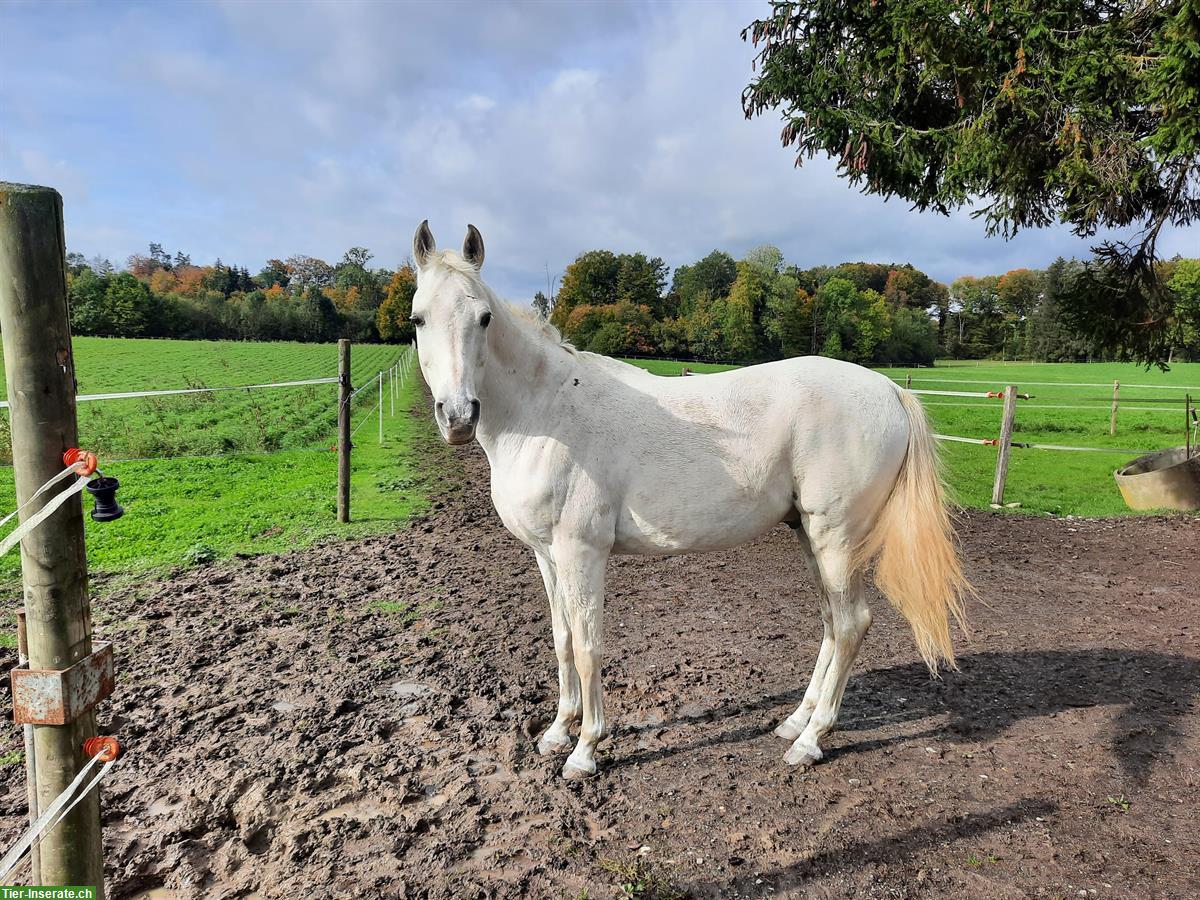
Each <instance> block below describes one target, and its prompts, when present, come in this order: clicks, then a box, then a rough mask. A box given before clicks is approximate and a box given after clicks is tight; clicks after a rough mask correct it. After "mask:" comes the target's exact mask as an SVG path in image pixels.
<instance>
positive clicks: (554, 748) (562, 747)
mask: <svg viewBox="0 0 1200 900" xmlns="http://www.w3.org/2000/svg"><path fill="white" fill-rule="evenodd" d="M537 751H538V753H539V754H541V755H542V756H554V755H555V754H558V753H570V752H571V739H570V738H567V739H566V740H565V741H558V740H555V739H554V738H549V737H543V738H542V739H541V740H540V741H538V742H537Z"/></svg>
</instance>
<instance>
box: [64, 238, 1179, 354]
mask: <svg viewBox="0 0 1200 900" xmlns="http://www.w3.org/2000/svg"><path fill="white" fill-rule="evenodd" d="M371 259H372V256H371V253H370V252H369V251H368V250H366V249H364V248H362V247H353V248H351V249H350V250H348V251H346V253H345V255H344V256H343V257H342V259H341V261H340V262H338V263H336V264H330V263H327V262H325V261H324V260H320V259H316V258H314V257H309V256H292V257H289V258H288V259H286V260H279V259H272V260H269V261H268V262H267V264H266V266H264V267H263V268H262V269H261V270H260V271H259V272H258V273H257V274H253V275H252V274H250V272H249V271H248V270H247V269H246V268H244V267H240V266H230V265H225V264H224V263H222V262H221V261H220V260H218V261H217V262H216V263H214V264H213V265H209V266H199V265H195V264H193V263H192V261H191V259H190V258H189V257H188V256H187V255H186V254H184V253H175V254H170V253H168V252H166V251H165V250H164V249H163V248H162V246H161V245H159V244H151V245H150V248H149V252H148V253H147V254H145V255H142V254H135V255H134V256H131V257H129V259H128V261H127V264H126V266H125V268H124V269H123V270H117V269H116V268H115V267H114V266H113V265H112V263H110V262H109V261H107V260H105V259H99V258H96V259H92V260H90V261H89V260H86V259H84V258H83V257H82V256H81V255H80V254H77V253H72V254H69V255H68V257H67V262H68V282H69V284H68V294H69V297H70V302H71V324H72V328H73V329H74V331H75V333H76V334H87V335H101V336H108V337H163V338H182V339H201V338H208V339H233V340H256V341H273V340H293V341H332V340H335V339H337V338H339V337H347V338H350V339H351V340H354V341H356V342H374V341H388V342H407V341H410V340H412V338H413V334H414V330H413V328H412V325H411V323H410V322H409V316H410V314H411V311H412V298H413V294H414V293H415V291H416V273H415V272H414V270H413V268H412V266H411V265H409V264H404V265H401V266H400V267H399V268H397V269H394V270H392V269H387V268H373V267H372V266H371ZM1083 265H1084V264H1082V263H1080V262H1077V261H1075V260H1064V259H1058V260H1056V261H1055V262H1054V263H1053V264H1052V265H1050V266H1049V267H1048V268H1046V269H1044V270H1037V269H1014V270H1013V271H1010V272H1007V273H1005V274H1003V275H988V276H983V277H974V276H963V277H962V278H959V279H957V280H956V281H954V282H953V283H951V284H950V285H949V286H946V285H944V284H941V283H940V282H938V281H935V280H934V279H932V278H930V277H929V276H928V275H926V274H925V273H923V272H921V271H920V270H919V269H916V268H915V267H913V266H912V265H910V264H908V263H903V264H882V263H866V262H853V263H842V264H841V265H838V266H816V267H813V268H807V269H805V268H800V267H798V266H794V265H789V264H788V263H786V262H785V260H784V258H783V254H782V253H781V252H780V251H779V250H778V249H777V248H775V247H771V246H763V247H758V248H756V249H754V250H752V251H750V252H749V253H747V254H746V256H745V257H743V258H742V259H740V260H735V259H734V258H733V257H732V256H731V255H730V254H728V253H726V252H724V251H721V250H714V251H713V252H712V253H710V254H708V255H707V256H705V257H704V258H703V259H701V260H698V261H697V262H695V263H692V264H690V265H684V266H680V267H678V268H677V269H675V271H674V272H671V270H670V268H669V267H668V266H667V265H666V263H664V262H663V260H662V259H660V258H658V257H650V256H647V255H646V254H644V253H614V252H612V251H609V250H589V251H587V252H585V253H582V254H580V255H579V256H578V257H577V258H576V259H575V261H574V262H572V263H571V264H570V265H569V266H567V268H566V271H565V272H564V273H563V276H562V279H561V282H560V284H559V288H558V291H557V294H556V295H554V296H553V297H547V296H546V295H545V294H544V293H542V292H540V291H539V292H538V294H537V295H536V296H535V297H534V300H533V305H534V307H535V309H537V310H538V311H539V312H540V313H541V314H542V315H543V316H546V317H548V318H549V319H550V321H551V322H552V323H553V324H554V325H556V326H557V327H558V328H559V330H560V331H561V332H562V333H563V335H564V337H566V338H567V339H568V340H569V341H571V343H572V344H574V345H575V346H576V347H578V348H579V349H581V350H591V351H593V352H596V353H603V354H607V355H611V356H667V357H672V358H678V359H697V360H709V361H717V362H733V363H754V362H762V361H765V360H770V359H780V358H783V357H788V356H801V355H806V354H820V355H824V356H832V357H837V358H839V359H847V360H850V361H852V362H857V363H862V364H865V365H881V364H889V363H891V364H898V365H930V364H932V363H933V361H934V359H935V358H937V357H949V358H960V359H986V358H996V359H1028V360H1039V361H1047V362H1058V361H1079V360H1093V359H1094V360H1103V359H1114V358H1120V357H1121V355H1122V354H1121V348H1120V347H1115V348H1114V347H1107V348H1101V347H1099V346H1097V345H1096V344H1095V343H1094V341H1093V340H1092V339H1090V338H1088V337H1087V336H1086V335H1087V334H1088V330H1087V329H1085V328H1082V327H1080V323H1078V322H1073V320H1072V310H1073V307H1071V306H1070V305H1069V304H1066V303H1064V297H1065V295H1067V294H1069V292H1070V291H1071V289H1072V285H1073V283H1074V280H1075V279H1077V278H1078V277H1079V273H1080V271H1081V269H1082V267H1083ZM1159 265H1160V267H1161V269H1162V271H1161V276H1162V282H1163V283H1164V284H1166V285H1167V289H1168V291H1169V292H1170V295H1171V299H1170V301H1169V303H1170V304H1172V306H1171V309H1172V312H1171V315H1173V316H1175V317H1176V318H1177V319H1178V321H1179V323H1180V328H1179V329H1178V331H1179V333H1180V334H1181V335H1182V337H1181V340H1180V342H1179V345H1178V346H1177V347H1175V348H1174V350H1173V353H1174V358H1175V359H1182V360H1186V359H1200V260H1195V259H1178V258H1177V259H1173V260H1169V261H1166V262H1163V263H1160V264H1159Z"/></svg>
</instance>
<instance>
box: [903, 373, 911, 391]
mask: <svg viewBox="0 0 1200 900" xmlns="http://www.w3.org/2000/svg"><path fill="white" fill-rule="evenodd" d="M904 387H905V389H906V390H910V391H911V390H912V376H911V375H905V376H904Z"/></svg>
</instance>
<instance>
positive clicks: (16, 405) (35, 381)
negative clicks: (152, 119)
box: [0, 182, 104, 897]
mask: <svg viewBox="0 0 1200 900" xmlns="http://www.w3.org/2000/svg"><path fill="white" fill-rule="evenodd" d="M64 248H65V244H64V237H63V211H62V198H61V197H60V196H59V194H58V191H55V190H53V189H52V188H45V187H36V186H32V185H25V184H9V183H6V182H0V332H2V333H3V342H4V373H5V377H6V378H7V380H8V400H9V404H10V407H9V413H10V415H11V430H12V450H13V475H14V478H15V481H16V489H17V504H18V505H20V504H22V503H24V502H25V501H27V500H28V499H29V498H30V497H31V496H32V495H33V494H34V492H35V491H37V489H38V488H39V487H40V486H41V485H42V484H44V483H45V482H47V481H49V480H50V478H52V477H53V476H54V475H57V474H58V473H59V472H61V471H62V469H63V452H64V451H66V450H68V449H70V448H71V447H74V446H76V444H77V437H78V434H77V431H76V427H77V426H76V420H75V362H74V359H73V358H72V355H71V329H70V320H69V316H68V312H67V281H66V260H65V259H64V255H65V250H64ZM47 499H51V498H49V497H48V498H47ZM34 506H36V507H37V508H34V509H30V510H29V511H28V512H26V513H25V515H24V516H22V520H24V519H25V518H27V517H29V516H32V515H34V514H35V513H36V512H37V511H38V509H40V508H41V507H40V505H39V504H34ZM21 573H22V578H23V580H24V584H25V613H26V641H27V643H28V654H29V667H30V668H31V669H49V670H64V669H68V668H70V667H71V666H73V665H75V664H76V663H79V662H81V661H83V660H85V659H86V658H88V657H90V656H91V655H92V618H91V611H90V610H89V608H88V583H87V558H86V555H85V552H84V543H83V504H82V503H81V502H80V500H79V498H78V497H72V498H71V499H70V500H68V501H67V502H66V504H64V505H63V507H62V508H61V509H59V510H58V511H57V512H55V513H54V514H53V515H51V516H50V517H49V518H48V519H47V520H46V521H45V522H44V523H43V524H42V525H41V526H40V527H38V528H37V529H36V530H34V531H33V532H32V533H31V534H29V535H28V536H27V537H26V538H25V539H24V540H23V541H22V542H21ZM64 677H65V676H64ZM95 734H96V721H95V714H94V712H93V711H92V709H91V708H90V707H89V708H87V709H86V711H85V712H83V713H81V714H79V715H78V716H76V717H75V718H74V719H73V720H72V721H68V722H65V723H64V724H61V725H47V724H38V723H36V722H35V723H34V724H33V752H34V763H35V768H36V772H37V796H38V804H39V808H41V809H45V808H46V807H48V806H49V805H50V803H51V801H53V800H54V799H55V798H56V797H57V796H58V795H59V794H61V793H62V792H63V790H65V789H66V788H67V787H68V786H69V785H70V784H71V782H72V780H73V779H74V778H75V776H76V774H77V773H78V772H79V770H80V769H82V768H83V765H84V763H85V762H86V758H85V755H84V752H83V742H84V740H85V739H86V738H90V737H94V736H95ZM100 847H101V844H100V800H99V791H98V790H94V791H91V792H90V793H89V794H88V796H87V798H86V799H84V800H83V801H82V802H81V803H80V804H79V805H78V806H77V807H75V809H74V811H73V812H72V813H71V814H70V815H69V816H67V818H66V819H64V820H63V821H62V822H61V823H60V824H59V825H58V826H57V827H56V828H54V829H53V830H51V831H50V832H48V833H46V834H45V837H44V838H43V840H42V843H41V846H40V848H39V850H40V859H39V863H40V872H39V873H38V875H39V878H40V880H41V883H43V884H51V885H93V886H95V887H96V889H97V892H98V895H99V896H101V897H103V894H104V866H103V863H102V861H101V856H100Z"/></svg>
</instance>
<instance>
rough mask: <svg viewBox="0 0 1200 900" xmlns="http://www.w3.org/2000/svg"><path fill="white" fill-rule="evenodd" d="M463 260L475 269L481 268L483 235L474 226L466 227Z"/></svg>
mask: <svg viewBox="0 0 1200 900" xmlns="http://www.w3.org/2000/svg"><path fill="white" fill-rule="evenodd" d="M462 255H463V259H465V260H466V261H467V262H469V263H470V264H471V265H473V266H474V267H475V268H476V269H482V268H483V235H482V234H480V233H479V229H478V228H476V227H475V226H474V225H468V226H467V236H466V237H465V238H463V252H462Z"/></svg>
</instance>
